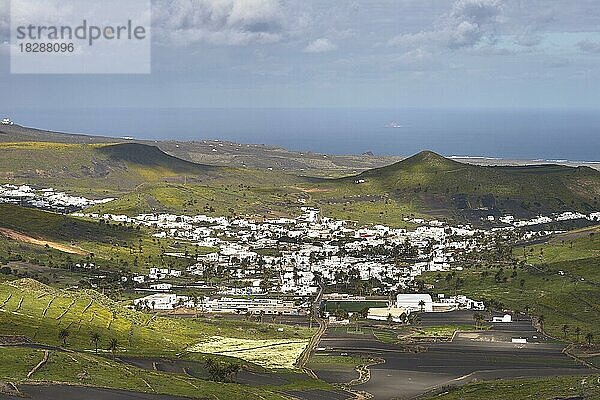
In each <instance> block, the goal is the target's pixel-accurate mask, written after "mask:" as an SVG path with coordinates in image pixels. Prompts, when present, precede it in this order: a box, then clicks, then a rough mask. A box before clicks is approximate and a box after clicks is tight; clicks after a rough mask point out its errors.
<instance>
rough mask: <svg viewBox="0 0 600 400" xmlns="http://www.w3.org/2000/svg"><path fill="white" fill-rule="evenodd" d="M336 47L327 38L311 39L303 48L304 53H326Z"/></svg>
mask: <svg viewBox="0 0 600 400" xmlns="http://www.w3.org/2000/svg"><path fill="white" fill-rule="evenodd" d="M335 49H337V46H336V45H335V44H334V43H333V42H332V41H331V40H329V39H327V38H319V39H316V40H313V41H312V42H310V43H309V44H308V46H306V47H305V48H304V52H306V53H326V52H328V51H333V50H335Z"/></svg>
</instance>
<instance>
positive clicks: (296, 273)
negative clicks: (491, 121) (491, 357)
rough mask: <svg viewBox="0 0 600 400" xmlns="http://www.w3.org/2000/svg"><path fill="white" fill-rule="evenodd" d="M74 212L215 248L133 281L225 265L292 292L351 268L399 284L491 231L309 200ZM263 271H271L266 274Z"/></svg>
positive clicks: (382, 285) (447, 262)
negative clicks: (364, 215)
mask: <svg viewBox="0 0 600 400" xmlns="http://www.w3.org/2000/svg"><path fill="white" fill-rule="evenodd" d="M74 215H78V216H85V217H89V218H95V219H104V220H107V221H112V222H119V223H126V224H133V225H143V226H147V227H149V228H151V229H152V230H153V231H154V234H153V235H154V236H155V237H159V238H171V239H175V240H178V241H181V242H184V243H186V244H187V245H188V247H190V246H191V248H196V247H213V248H215V249H217V251H215V252H213V253H210V254H204V255H192V254H189V253H182V252H176V251H173V252H170V253H166V255H168V256H172V257H188V258H190V259H192V258H194V259H193V260H192V262H191V263H190V266H188V267H187V269H186V270H185V271H174V270H171V269H167V268H156V267H152V268H151V269H150V272H149V274H148V275H147V276H137V277H135V278H134V280H135V281H136V282H137V283H146V284H147V283H148V281H156V280H161V279H169V278H173V277H180V276H184V277H185V276H190V277H193V278H194V279H202V278H203V277H206V276H207V275H208V274H209V273H210V271H215V270H218V271H224V270H227V271H228V274H229V276H230V277H231V279H232V280H237V281H238V282H239V281H240V280H241V281H245V282H247V287H248V288H250V290H251V292H252V293H253V294H260V293H262V292H273V291H277V292H282V293H289V294H293V295H296V296H309V295H313V294H315V293H316V292H317V291H318V285H317V277H321V278H322V279H323V280H324V281H326V282H327V283H329V284H336V283H340V279H342V280H343V279H347V276H348V275H349V274H352V276H353V277H355V278H356V277H358V279H361V280H369V279H376V280H377V281H378V282H379V283H378V287H377V288H375V289H374V290H375V293H374V294H376V292H378V291H379V292H388V291H394V290H398V289H401V288H405V287H407V286H408V285H409V284H410V283H411V282H412V281H413V280H414V279H415V277H416V276H419V275H420V274H422V273H423V272H426V271H444V270H449V269H451V268H452V263H453V262H454V254H455V252H457V251H463V250H465V249H470V248H472V247H473V246H475V245H476V244H477V243H478V240H479V237H481V236H485V235H488V234H491V232H489V231H482V230H478V229H473V228H471V227H469V226H458V227H452V226H448V225H446V224H444V223H443V222H441V221H429V222H426V221H423V224H422V225H421V226H419V227H418V228H416V229H415V230H411V231H408V230H405V229H394V228H390V227H387V226H383V225H376V226H373V227H368V228H367V227H355V226H354V225H353V224H352V223H350V222H348V221H340V220H334V219H330V218H325V217H321V216H320V214H319V211H318V210H316V209H312V208H308V207H305V208H303V214H302V215H300V216H299V217H297V218H278V219H264V220H257V219H242V218H235V219H228V218H225V217H210V216H206V215H196V216H183V215H172V214H143V215H138V216H135V217H130V216H125V215H112V214H104V215H100V214H84V213H76V214H74ZM405 248H410V249H411V252H412V253H411V256H410V257H409V259H410V262H409V263H406V264H403V265H398V263H397V262H396V261H395V257H394V251H399V249H405ZM266 271H270V276H269V277H267V278H265V275H266ZM265 280H266V281H267V282H266V283H265V282H264V281H265Z"/></svg>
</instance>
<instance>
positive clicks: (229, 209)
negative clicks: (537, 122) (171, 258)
mask: <svg viewBox="0 0 600 400" xmlns="http://www.w3.org/2000/svg"><path fill="white" fill-rule="evenodd" d="M0 157H1V158H2V160H3V163H2V165H0V182H2V181H4V182H13V183H19V184H21V183H30V184H39V185H42V186H44V187H48V186H54V187H57V188H60V189H63V190H67V191H70V192H72V193H77V194H80V195H84V196H90V197H94V196H98V197H103V196H117V197H119V200H117V201H115V202H112V203H108V204H105V205H102V206H99V207H97V208H96V210H99V211H106V212H117V213H127V214H136V213H139V212H151V211H166V212H186V213H198V212H202V213H208V214H211V213H213V214H215V215H217V214H220V215H248V214H249V215H271V216H276V215H285V216H289V215H294V214H297V213H298V212H299V207H300V206H301V205H303V204H306V205H313V206H318V207H320V208H321V209H322V211H323V213H324V214H325V215H328V216H332V217H334V218H343V219H351V220H355V221H358V222H359V223H360V224H369V223H370V224H375V223H385V224H388V225H393V226H399V227H403V226H406V224H405V223H404V222H403V219H404V218H405V217H422V216H423V213H425V214H429V215H434V216H442V217H445V216H456V215H462V216H464V215H465V214H469V213H472V212H477V210H478V209H479V208H481V207H484V206H485V207H487V206H491V207H496V208H498V209H500V210H503V211H505V212H511V213H515V214H523V215H525V214H527V215H531V214H535V213H538V212H543V213H547V212H550V211H559V210H564V209H578V210H584V211H589V210H591V209H595V208H598V197H599V195H600V172H598V171H594V170H591V169H589V168H584V167H583V168H568V167H560V166H538V167H515V168H509V167H482V166H475V165H468V164H461V163H458V162H455V161H452V160H448V159H445V158H443V157H441V156H438V155H436V154H434V153H430V152H423V153H419V154H417V155H415V156H413V157H411V158H409V159H406V160H403V161H401V162H399V163H396V164H393V165H390V166H387V167H383V168H378V169H373V170H369V171H366V172H363V173H362V174H360V175H358V176H356V177H348V178H343V179H337V180H327V179H309V178H303V177H299V176H295V175H293V174H285V173H282V172H280V171H269V170H250V169H235V168H228V167H212V166H206V165H201V164H194V163H191V162H188V161H184V160H181V159H178V158H176V157H172V156H170V155H167V154H165V153H163V152H161V151H160V150H159V149H158V148H156V147H153V146H148V145H142V144H135V143H120V144H90V145H83V144H63V143H47V142H46V143H31V142H21V143H0ZM356 179H364V180H366V182H365V183H362V184H359V185H357V184H355V183H354V182H355V180H356ZM300 199H303V202H304V203H300V202H299V201H298V200H300Z"/></svg>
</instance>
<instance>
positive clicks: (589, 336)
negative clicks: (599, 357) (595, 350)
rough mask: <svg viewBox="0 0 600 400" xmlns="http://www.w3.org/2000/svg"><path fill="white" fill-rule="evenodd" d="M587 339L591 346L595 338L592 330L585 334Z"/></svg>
mask: <svg viewBox="0 0 600 400" xmlns="http://www.w3.org/2000/svg"><path fill="white" fill-rule="evenodd" d="M585 340H587V342H588V346H591V345H592V340H594V334H593V333H592V332H588V334H587V335H585Z"/></svg>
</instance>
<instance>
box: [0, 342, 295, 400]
mask: <svg viewBox="0 0 600 400" xmlns="http://www.w3.org/2000/svg"><path fill="white" fill-rule="evenodd" d="M42 357H43V352H42V351H41V350H35V349H28V348H19V347H12V348H11V347H5V348H0V360H1V361H2V362H1V363H0V379H2V380H4V381H11V382H16V383H41V382H64V383H70V384H76V385H91V386H95V387H107V388H115V389H125V390H131V391H135V392H144V393H159V394H168V395H176V396H188V397H201V398H214V399H224V400H225V399H232V398H242V397H243V398H247V399H282V398H283V397H282V396H280V395H277V394H275V393H273V392H271V391H269V390H267V389H265V388H260V389H259V388H249V387H245V386H242V385H236V384H230V383H220V382H210V381H204V380H200V379H195V378H192V377H189V376H186V375H183V374H172V373H165V372H157V371H147V370H143V369H139V368H136V367H133V366H128V365H125V364H122V363H119V362H115V361H112V360H110V359H107V358H104V357H98V356H95V355H93V354H86V353H73V352H69V353H66V352H61V351H51V352H50V356H49V358H48V362H47V363H46V364H45V365H44V366H43V367H42V368H40V369H39V370H38V371H37V372H36V373H35V374H34V375H33V376H31V378H27V373H28V372H29V371H31V369H32V368H33V367H34V366H35V365H36V364H37V363H38V362H39V361H40V360H41V359H42Z"/></svg>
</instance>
